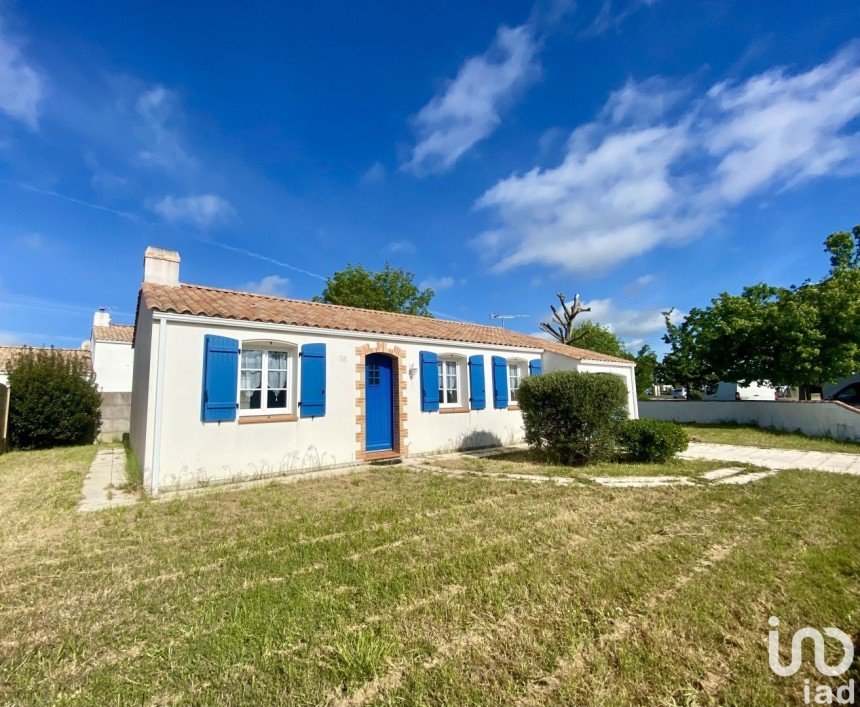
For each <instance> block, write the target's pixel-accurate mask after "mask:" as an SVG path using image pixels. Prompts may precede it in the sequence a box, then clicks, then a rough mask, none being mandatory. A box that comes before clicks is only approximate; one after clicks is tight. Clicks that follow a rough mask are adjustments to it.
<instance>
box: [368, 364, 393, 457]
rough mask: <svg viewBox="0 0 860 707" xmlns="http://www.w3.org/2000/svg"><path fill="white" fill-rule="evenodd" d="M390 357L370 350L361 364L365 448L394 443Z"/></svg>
mask: <svg viewBox="0 0 860 707" xmlns="http://www.w3.org/2000/svg"><path fill="white" fill-rule="evenodd" d="M391 370H392V367H391V357H390V356H386V355H385V354H371V355H370V356H368V357H367V358H366V359H365V364H364V399H365V405H366V408H365V411H364V419H365V430H366V433H365V434H366V438H365V444H364V448H365V449H366V450H367V451H368V452H380V451H383V450H386V449H391V448H392V446H393V443H394V414H393V413H394V408H393V405H392V385H391V384H392V376H391Z"/></svg>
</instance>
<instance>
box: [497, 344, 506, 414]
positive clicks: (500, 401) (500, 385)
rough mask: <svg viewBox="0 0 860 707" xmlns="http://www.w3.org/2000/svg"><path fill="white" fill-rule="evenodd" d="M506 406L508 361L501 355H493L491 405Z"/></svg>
mask: <svg viewBox="0 0 860 707" xmlns="http://www.w3.org/2000/svg"><path fill="white" fill-rule="evenodd" d="M507 406H508V362H507V361H506V360H505V359H503V358H502V357H501V356H493V407H495V408H498V409H502V408H506V407H507Z"/></svg>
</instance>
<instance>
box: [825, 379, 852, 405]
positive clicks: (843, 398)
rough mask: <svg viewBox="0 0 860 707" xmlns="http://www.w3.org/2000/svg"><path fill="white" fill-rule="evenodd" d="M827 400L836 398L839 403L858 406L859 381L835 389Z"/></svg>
mask: <svg viewBox="0 0 860 707" xmlns="http://www.w3.org/2000/svg"><path fill="white" fill-rule="evenodd" d="M828 400H838V401H839V402H840V403H845V404H846V405H851V406H853V407H856V408H860V383H852V384H851V385H846V386H845V387H844V388H842V390H839V391H837V392H836V393H835V394H834V395H832V396H831V397H830V398H828Z"/></svg>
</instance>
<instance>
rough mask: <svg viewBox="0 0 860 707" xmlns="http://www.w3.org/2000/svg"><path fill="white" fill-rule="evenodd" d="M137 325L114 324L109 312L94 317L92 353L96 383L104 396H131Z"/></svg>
mask: <svg viewBox="0 0 860 707" xmlns="http://www.w3.org/2000/svg"><path fill="white" fill-rule="evenodd" d="M133 339H134V326H133V325H131V324H112V323H111V319H110V313H109V312H107V311H105V310H104V309H100V310H99V311H97V312H96V313H95V315H93V330H92V334H91V335H90V350H91V351H92V355H93V371H94V372H95V374H96V383H97V384H98V386H99V391H101V392H103V393H130V392H131V377H132V371H133V369H134V352H133V351H132V350H131V343H132V340H133Z"/></svg>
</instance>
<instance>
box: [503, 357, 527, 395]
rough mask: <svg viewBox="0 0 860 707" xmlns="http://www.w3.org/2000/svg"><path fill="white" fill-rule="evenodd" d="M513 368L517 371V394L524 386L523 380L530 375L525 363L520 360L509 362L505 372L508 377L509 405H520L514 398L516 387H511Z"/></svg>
mask: <svg viewBox="0 0 860 707" xmlns="http://www.w3.org/2000/svg"><path fill="white" fill-rule="evenodd" d="M512 368H515V369H516V371H517V387H516V390H517V392H519V389H520V386H521V385H522V384H523V379H524V378H526V377H527V376H528V375H529V368H528V365H527V364H526V362H525V361H520V360H519V359H512V360H511V359H509V360H508V367H507V370H506V371H505V374H506V375H507V377H508V405H519V401H518V400H517V399H516V398H514V387H513V386H512V385H511V369H512Z"/></svg>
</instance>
